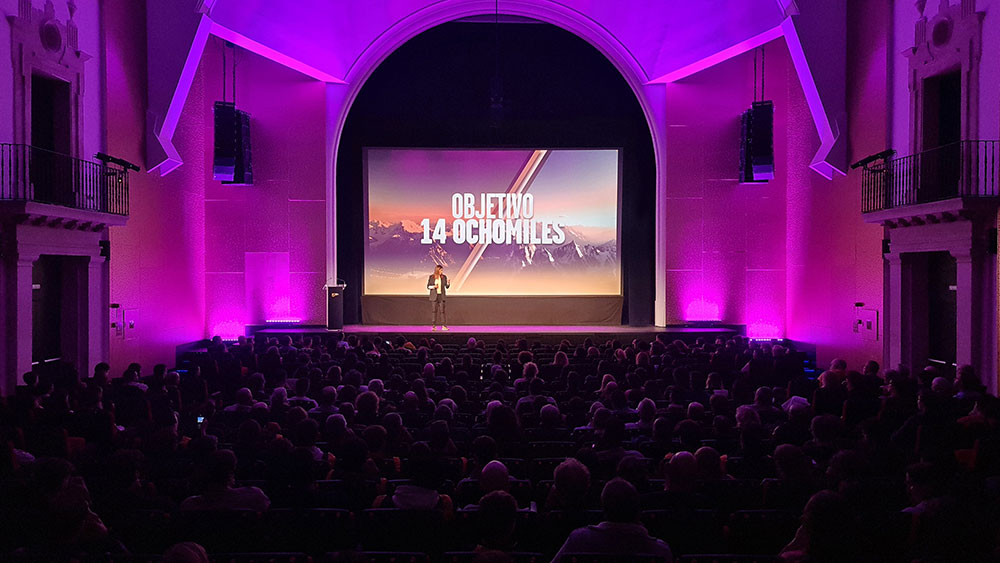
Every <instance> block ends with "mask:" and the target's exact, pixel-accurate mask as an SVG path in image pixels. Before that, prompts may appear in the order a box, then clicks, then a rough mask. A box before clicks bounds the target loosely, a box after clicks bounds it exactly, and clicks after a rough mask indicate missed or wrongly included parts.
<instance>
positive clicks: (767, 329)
mask: <svg viewBox="0 0 1000 563" xmlns="http://www.w3.org/2000/svg"><path fill="white" fill-rule="evenodd" d="M747 338H750V339H752V340H773V339H778V338H784V335H783V334H782V333H781V327H779V326H778V325H776V324H774V323H769V322H767V321H755V322H752V323H750V324H748V325H747Z"/></svg>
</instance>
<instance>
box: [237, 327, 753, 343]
mask: <svg viewBox="0 0 1000 563" xmlns="http://www.w3.org/2000/svg"><path fill="white" fill-rule="evenodd" d="M333 332H334V331H332V330H328V329H326V328H325V327H318V326H301V327H295V326H281V327H277V326H267V327H263V326H260V325H257V326H248V327H247V336H252V335H254V334H266V335H271V336H278V335H292V336H293V337H294V336H297V335H302V336H304V335H315V336H323V335H328V334H331V333H333ZM343 332H344V333H346V334H367V335H379V336H381V337H384V338H388V337H392V336H396V335H402V336H405V337H407V338H408V339H415V338H430V337H434V338H435V339H436V340H438V341H439V342H454V341H462V342H464V341H465V340H466V339H468V338H469V336H496V337H497V338H504V339H505V340H507V341H511V340H514V339H518V338H529V339H531V340H535V341H539V342H544V343H558V342H559V341H560V340H562V339H563V338H566V339H568V340H570V341H571V342H574V343H577V342H580V341H582V340H583V339H584V338H588V337H589V338H593V339H594V340H600V341H602V342H603V341H605V340H608V339H616V338H617V339H620V338H622V337H627V338H629V339H630V340H631V339H632V338H644V339H646V340H652V339H653V338H656V336H657V335H659V334H666V335H667V336H668V337H669V338H670V340H683V341H684V342H689V343H690V342H694V341H695V340H696V339H698V338H711V339H713V340H714V339H715V338H718V337H722V338H729V337H732V336H735V335H738V334H743V333H744V330H743V327H742V326H717V327H690V326H670V327H655V326H607V325H587V326H583V325H459V326H449V327H448V330H447V331H443V330H441V329H440V328H439V329H438V330H436V331H432V330H431V327H430V326H429V325H345V326H344V328H343Z"/></svg>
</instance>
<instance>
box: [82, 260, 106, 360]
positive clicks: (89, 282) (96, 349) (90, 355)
mask: <svg viewBox="0 0 1000 563" xmlns="http://www.w3.org/2000/svg"><path fill="white" fill-rule="evenodd" d="M106 263H107V262H106V261H105V259H104V258H102V257H94V256H91V257H89V259H88V262H87V264H86V266H84V268H85V270H84V272H83V273H84V276H83V278H84V281H85V285H86V290H85V291H83V292H81V297H80V299H81V302H80V310H81V312H82V313H83V314H82V315H80V317H81V318H80V320H81V323H80V332H81V333H82V334H81V341H82V342H84V343H86V344H85V345H84V346H82V347H81V351H80V356H79V358H78V360H77V370H78V371H79V372H80V377H87V376H89V375H90V373H91V372H92V371H93V369H94V365H96V364H97V363H98V362H104V361H107V360H108V349H109V346H110V335H109V331H110V330H111V329H110V327H109V326H108V323H109V322H110V321H109V317H108V311H107V309H105V307H104V298H103V296H104V294H105V293H107V288H105V287H104V283H105V282H104V267H105V264H106Z"/></svg>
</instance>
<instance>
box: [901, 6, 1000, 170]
mask: <svg viewBox="0 0 1000 563" xmlns="http://www.w3.org/2000/svg"><path fill="white" fill-rule="evenodd" d="M958 2H959V0H951V3H952V4H957V3H958ZM976 10H977V11H980V12H985V13H986V17H985V18H983V43H982V58H981V59H980V67H979V68H980V71H979V72H980V74H979V138H980V139H1000V88H998V86H997V85H998V83H1000V0H978V1H977V2H976ZM937 11H938V0H928V2H927V7H926V8H925V9H924V15H925V16H927V17H928V19H930V18H931V17H933V16H934V14H936V13H937ZM917 16H918V13H917V9H916V8H915V7H914V6H913V2H912V1H911V0H894V2H893V40H892V50H891V51H890V54H889V56H890V62H891V66H892V96H891V99H892V136H891V142H892V147H891V148H893V149H896V151H897V152H898V153H899V154H900V155H906V154H910V153H912V150H911V148H910V139H909V137H910V90H909V84H908V83H907V74H908V68H909V65H908V62H907V60H906V57H905V56H903V52H904V51H906V50H908V49H910V48H911V47H912V46H913V34H914V31H913V29H914V25H915V23H916V21H917ZM929 32H930V30H928V33H929Z"/></svg>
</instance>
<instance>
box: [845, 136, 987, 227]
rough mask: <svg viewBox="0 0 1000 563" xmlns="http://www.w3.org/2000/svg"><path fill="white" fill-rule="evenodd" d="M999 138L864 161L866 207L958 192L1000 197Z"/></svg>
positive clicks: (866, 210)
mask: <svg viewBox="0 0 1000 563" xmlns="http://www.w3.org/2000/svg"><path fill="white" fill-rule="evenodd" d="M998 164H1000V141H957V142H955V143H950V144H947V145H944V146H941V147H937V148H934V149H930V150H926V151H924V152H920V153H917V154H912V155H909V156H903V157H899V158H893V159H888V160H885V161H883V162H877V163H874V164H869V165H867V166H865V169H864V178H863V180H862V187H861V212H862V213H871V212H873V211H882V210H885V209H892V208H896V207H905V206H907V205H915V204H918V203H929V202H932V201H940V200H944V199H951V198H956V197H997V195H1000V194H998V188H997V181H998V178H997V175H998V173H1000V170H998V168H997V167H998Z"/></svg>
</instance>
